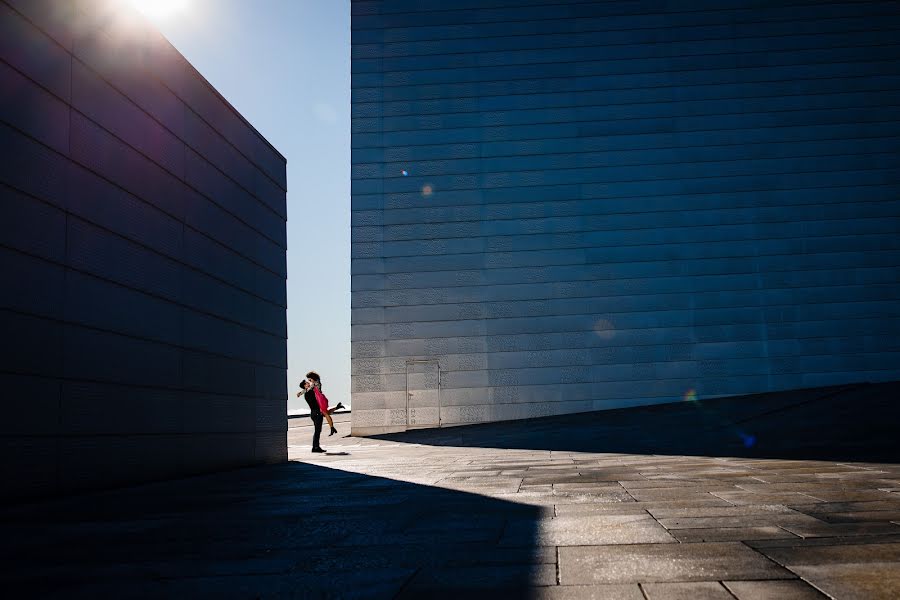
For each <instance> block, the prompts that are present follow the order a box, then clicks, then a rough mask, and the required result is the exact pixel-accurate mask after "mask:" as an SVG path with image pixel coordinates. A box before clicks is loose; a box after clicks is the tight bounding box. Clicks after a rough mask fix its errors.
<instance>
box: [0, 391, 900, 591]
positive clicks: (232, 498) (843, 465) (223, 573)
mask: <svg viewBox="0 0 900 600" xmlns="http://www.w3.org/2000/svg"><path fill="white" fill-rule="evenodd" d="M898 391H900V387H898V385H897V384H885V385H878V386H852V387H843V388H831V389H827V390H813V391H807V392H792V393H786V394H770V395H765V396H757V397H753V398H744V399H732V400H722V401H709V402H703V401H701V402H682V403H678V404H674V405H667V406H656V407H646V408H639V409H631V410H622V411H611V412H605V413H590V414H587V415H574V416H567V417H549V418H545V419H537V420H531V421H521V422H511V423H501V424H493V425H482V426H472V427H464V428H447V429H441V430H429V431H416V432H409V433H406V434H396V435H391V436H382V437H380V438H377V439H376V438H352V437H345V435H346V433H347V427H346V426H344V427H342V428H341V429H342V430H341V432H340V434H339V435H337V436H333V437H323V441H322V444H323V446H325V448H326V449H327V450H328V453H327V454H325V455H316V454H312V453H310V452H309V443H310V436H311V432H310V431H309V430H308V428H294V429H292V430H291V433H290V434H289V440H288V442H289V451H290V457H291V459H292V461H291V462H290V463H288V464H285V465H275V466H270V467H261V468H256V469H243V470H238V471H232V472H228V473H221V474H217V475H211V476H203V477H194V478H190V479H183V480H179V481H172V482H165V483H159V484H152V485H144V486H139V487H134V488H129V489H125V490H119V491H111V492H104V493H94V494H87V495H82V496H78V497H74V498H70V499H66V500H56V501H48V502H36V503H30V504H28V505H22V506H18V507H7V508H5V509H3V510H2V511H0V531H2V544H0V552H2V555H3V563H2V564H3V567H2V576H3V580H4V588H5V590H6V593H5V594H4V596H5V597H9V598H12V597H19V596H22V595H27V596H51V597H52V596H56V597H65V598H71V597H90V598H97V597H116V598H120V597H160V596H165V597H178V598H183V597H190V596H199V597H225V598H231V597H234V598H254V597H297V598H307V597H308V598H331V597H334V598H341V597H348V598H352V597H365V598H368V597H371V598H420V597H423V598H431V597H447V598H462V599H468V598H476V597H488V598H517V597H522V598H567V599H568V598H572V599H580V598H623V599H634V600H641V599H645V598H646V599H649V600H658V599H659V600H662V599H680V598H689V599H690V600H704V599H718V598H722V599H734V598H738V599H740V600H757V599H770V598H789V599H801V600H802V599H807V598H809V599H812V598H827V597H832V598H847V599H854V598H898V597H900V464H898V460H897V454H896V453H897V440H896V437H897V436H896V423H897V421H896V417H897V409H896V408H894V406H895V405H896V404H897V402H896V400H897V398H898V397H900V394H898ZM872 411H880V412H872ZM866 415H871V418H870V417H866V418H863V417H864V416H866Z"/></svg>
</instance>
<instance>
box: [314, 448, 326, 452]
mask: <svg viewBox="0 0 900 600" xmlns="http://www.w3.org/2000/svg"><path fill="white" fill-rule="evenodd" d="M312 451H313V452H325V450H324V449H322V448H313V449H312Z"/></svg>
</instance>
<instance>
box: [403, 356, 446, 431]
mask: <svg viewBox="0 0 900 600" xmlns="http://www.w3.org/2000/svg"><path fill="white" fill-rule="evenodd" d="M440 426H441V367H440V365H439V364H438V361H436V360H408V361H406V428H407V429H416V428H419V427H440Z"/></svg>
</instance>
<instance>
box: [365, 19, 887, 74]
mask: <svg viewBox="0 0 900 600" xmlns="http://www.w3.org/2000/svg"><path fill="white" fill-rule="evenodd" d="M896 31H898V30H897V29H894V28H885V29H876V28H872V29H856V30H845V31H839V32H827V33H819V34H784V35H777V36H775V35H773V36H763V37H760V38H752V37H750V38H735V39H762V40H764V39H771V38H797V37H804V36H810V37H823V36H828V35H844V34H852V33H870V32H879V33H888V32H896ZM720 39H732V38H720ZM667 43H668V42H655V43H649V44H642V46H657V45H658V46H665V45H666V44H667ZM633 45H634V44H600V45H584V46H571V47H561V48H560V47H555V46H554V47H552V48H538V49H536V50H548V51H552V50H558V49H564V50H565V49H574V48H606V47H620V46H622V47H628V46H633ZM893 45H895V44H883V43H879V44H875V43H871V44H858V45H846V46H822V47H819V46H811V47H800V48H783V49H777V50H773V49H768V50H731V51H729V52H698V53H695V54H667V55H664V56H635V57H620V58H607V59H590V60H564V59H557V60H548V61H545V62H539V61H535V62H514V63H502V64H487V65H484V64H478V65H468V66H459V67H437V68H427V67H423V68H417V69H413V68H395V69H389V70H388V69H384V68H382V69H375V70H371V71H368V70H367V71H351V75H353V74H355V75H372V74H377V75H387V74H391V73H417V72H433V71H453V70H469V71H471V70H480V69H493V68H506V67H531V66H535V65H555V64H566V65H571V64H584V63H593V62H602V63H603V64H609V63H616V62H622V61H630V60H669V59H679V58H697V57H701V56H742V57H743V56H746V55H753V54H773V53H777V54H787V53H791V52H806V51H812V50H832V49H837V48H878V47H881V46H893ZM518 51H519V50H518V49H515V50H505V51H496V52H495V51H484V52H467V53H458V54H460V55H467V54H472V55H475V56H484V55H485V54H494V53H496V54H508V53H513V52H518ZM428 56H435V57H443V56H446V55H444V54H435V55H428ZM392 58H393V57H381V58H373V59H356V60H357V61H360V60H371V61H374V62H381V63H383V62H384V61H385V60H391V59H392ZM391 87H393V86H391Z"/></svg>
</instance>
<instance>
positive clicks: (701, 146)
mask: <svg viewBox="0 0 900 600" xmlns="http://www.w3.org/2000/svg"><path fill="white" fill-rule="evenodd" d="M864 123H865V124H872V125H876V124H881V125H885V124H891V125H893V124H897V125H898V128H900V121H865V122H864ZM854 125H856V126H859V125H860V124H859V123H855V124H854ZM829 126H831V127H841V126H842V125H840V124H837V125H821V126H820V127H829ZM661 135H666V134H661ZM629 137H632V136H629ZM893 138H897V139H900V136H897V135H892V134H885V135H868V136H858V135H857V136H855V137H817V138H806V139H789V140H772V141H762V142H744V143H741V144H693V145H687V144H682V145H679V146H647V147H644V148H618V149H606V150H599V149H589V150H575V149H573V150H567V151H565V152H528V153H525V152H523V153H519V154H492V155H489V156H484V155H482V156H464V157H461V158H449V157H448V158H428V159H422V160H418V161H417V160H382V161H375V162H372V161H368V162H354V163H352V164H351V169H353V168H355V167H369V166H376V167H377V166H379V165H381V166H383V167H384V168H385V169H387V168H389V167H393V168H397V167H401V166H406V165H407V164H410V165H415V164H422V163H432V162H434V163H444V162H446V163H455V162H459V161H473V162H479V163H483V162H484V161H486V160H494V159H529V158H532V157H533V158H546V157H552V158H555V157H570V156H571V157H578V156H581V155H589V154H598V155H607V154H619V155H621V154H629V153H646V152H654V151H660V150H662V151H673V150H681V151H684V150H688V151H690V150H692V149H695V148H697V149H700V150H706V149H711V148H726V149H727V148H746V147H748V146H751V147H752V146H759V147H767V146H771V145H772V144H773V143H777V144H778V145H779V146H781V147H783V146H789V145H795V144H797V145H799V144H817V143H819V142H854V141H866V142H868V141H877V140H889V139H893ZM550 139H553V138H550ZM556 139H570V138H556ZM580 139H582V138H579V140H580ZM510 143H516V142H510ZM417 147H418V146H417ZM816 156H828V155H816ZM764 158H765V157H764ZM768 158H769V159H778V158H794V157H790V156H787V157H785V156H772V157H768ZM740 160H747V159H729V160H728V161H713V162H734V161H740ZM751 160H752V159H751ZM694 162H709V161H694ZM651 164H658V163H630V164H628V165H623V166H649V165H651ZM659 164H667V163H659ZM668 164H671V163H668ZM616 166H619V165H616ZM564 168H568V167H564ZM578 168H583V167H578ZM543 170H554V169H543ZM516 172H518V171H516ZM474 174H481V171H470V172H462V173H436V174H434V175H435V176H437V177H444V176H448V175H474ZM417 177H422V178H427V177H429V175H418V176H417ZM377 178H378V177H375V176H373V177H369V176H365V177H364V176H356V179H357V180H361V181H364V180H366V179H377ZM384 178H385V177H384V176H381V179H384ZM379 210H389V209H379Z"/></svg>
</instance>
